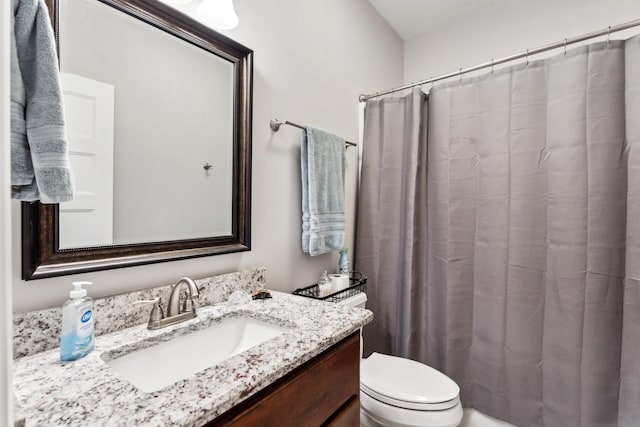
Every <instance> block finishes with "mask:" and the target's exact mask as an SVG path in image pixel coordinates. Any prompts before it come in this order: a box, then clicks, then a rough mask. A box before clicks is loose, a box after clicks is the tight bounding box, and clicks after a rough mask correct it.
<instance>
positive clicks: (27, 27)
mask: <svg viewBox="0 0 640 427" xmlns="http://www.w3.org/2000/svg"><path fill="white" fill-rule="evenodd" d="M55 46H56V45H55V39H54V37H53V30H52V28H51V24H50V22H49V14H48V10H47V6H46V5H45V3H44V1H43V0H13V32H12V33H11V197H12V198H14V199H19V200H25V201H34V200H40V201H41V202H42V203H59V202H65V201H69V200H71V199H72V198H73V184H72V182H73V178H72V172H71V167H70V164H69V154H68V149H67V141H66V137H65V129H64V114H63V107H62V91H61V87H60V73H59V70H58V65H57V64H58V63H57V55H56V49H55Z"/></svg>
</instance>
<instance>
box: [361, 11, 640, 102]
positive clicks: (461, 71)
mask: <svg viewBox="0 0 640 427" xmlns="http://www.w3.org/2000/svg"><path fill="white" fill-rule="evenodd" d="M637 26H640V19H636V20H633V21H628V22H625V23H623V24H620V25H615V26H613V27H612V26H609V27H608V28H605V29H604V30H599V31H593V32H591V33H587V34H582V35H581V36H576V37H571V38H568V39H564V40H562V41H559V42H555V43H551V44H548V45H545V46H541V47H537V48H535V49H528V50H526V51H525V52H522V53H518V54H515V55H510V56H505V57H504V58H500V59H496V60H493V59H492V60H491V61H489V62H485V63H484V64H479V65H474V66H473V67H468V68H460V69H459V70H458V71H454V72H452V73H447V74H443V75H441V76H438V77H431V78H428V79H425V80H421V81H419V82H415V83H411V84H407V85H404V86H400V87H397V88H393V89H389V90H385V91H382V92H376V93H373V94H370V95H364V94H362V95H360V96H359V97H358V100H359V101H360V102H365V101H367V100H369V99H371V98H377V97H379V96H382V95H387V94H390V93H394V92H399V91H401V90H405V89H411V88H412V87H416V86H422V85H424V84H427V83H433V82H437V81H439V80H445V79H449V78H451V77H456V76H462V75H463V74H466V73H470V72H472V71H478V70H482V69H483V68H488V67H493V66H495V65H500V64H504V63H505V62H509V61H515V60H516V59H521V58H527V61H528V59H529V55H535V54H538V53H541V52H545V51H548V50H553V49H557V48H560V47H564V48H565V52H566V47H567V46H568V45H570V44H574V43H578V42H581V41H584V40H589V39H592V38H595V37H600V36H604V35H606V36H607V42H609V35H610V34H611V33H615V32H617V31H622V30H626V29H629V28H633V27H637Z"/></svg>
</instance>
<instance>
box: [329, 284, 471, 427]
mask: <svg viewBox="0 0 640 427" xmlns="http://www.w3.org/2000/svg"><path fill="white" fill-rule="evenodd" d="M366 302H367V295H366V294H364V293H360V294H357V295H355V296H353V297H351V298H348V299H346V300H343V301H341V302H340V303H339V304H344V305H347V306H349V307H361V308H364V306H365V303H366ZM461 421H462V404H461V403H460V388H459V387H458V385H457V384H456V383H455V382H454V381H453V380H452V379H451V378H449V377H447V376H446V375H444V374H443V373H441V372H440V371H437V370H435V369H433V368H432V367H430V366H427V365H425V364H423V363H419V362H416V361H413V360H409V359H403V358H401V357H394V356H387V355H384V354H380V353H373V354H371V356H369V357H368V358H366V359H361V361H360V424H361V425H362V426H365V427H378V426H395V427H457V426H458V425H459V424H460V422H461Z"/></svg>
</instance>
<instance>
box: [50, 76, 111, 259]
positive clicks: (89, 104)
mask: <svg viewBox="0 0 640 427" xmlns="http://www.w3.org/2000/svg"><path fill="white" fill-rule="evenodd" d="M60 78H61V80H62V92H63V99H64V109H65V121H66V123H65V124H66V131H67V140H68V143H69V160H70V162H71V168H72V169H73V175H74V180H75V193H74V195H73V201H71V202H65V203H60V248H62V249H67V248H77V247H84V246H102V245H112V244H113V96H114V93H113V92H114V88H113V86H112V85H108V84H106V83H102V82H99V81H96V80H91V79H87V78H85V77H82V76H77V75H75V74H70V73H60Z"/></svg>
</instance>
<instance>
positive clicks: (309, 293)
mask: <svg viewBox="0 0 640 427" xmlns="http://www.w3.org/2000/svg"><path fill="white" fill-rule="evenodd" d="M366 290H367V278H366V276H363V275H362V273H360V272H358V271H351V272H349V287H348V288H345V289H342V290H340V291H338V292H334V293H332V294H329V295H325V296H320V289H319V288H318V284H315V285H311V286H307V287H306V288H298V289H296V290H295V291H293V294H294V295H300V296H302V297H307V298H313V299H317V300H322V301H328V302H340V301H342V300H345V299H347V298H350V297H352V296H354V295H356V294H359V293H360V292H364V291H366Z"/></svg>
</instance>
